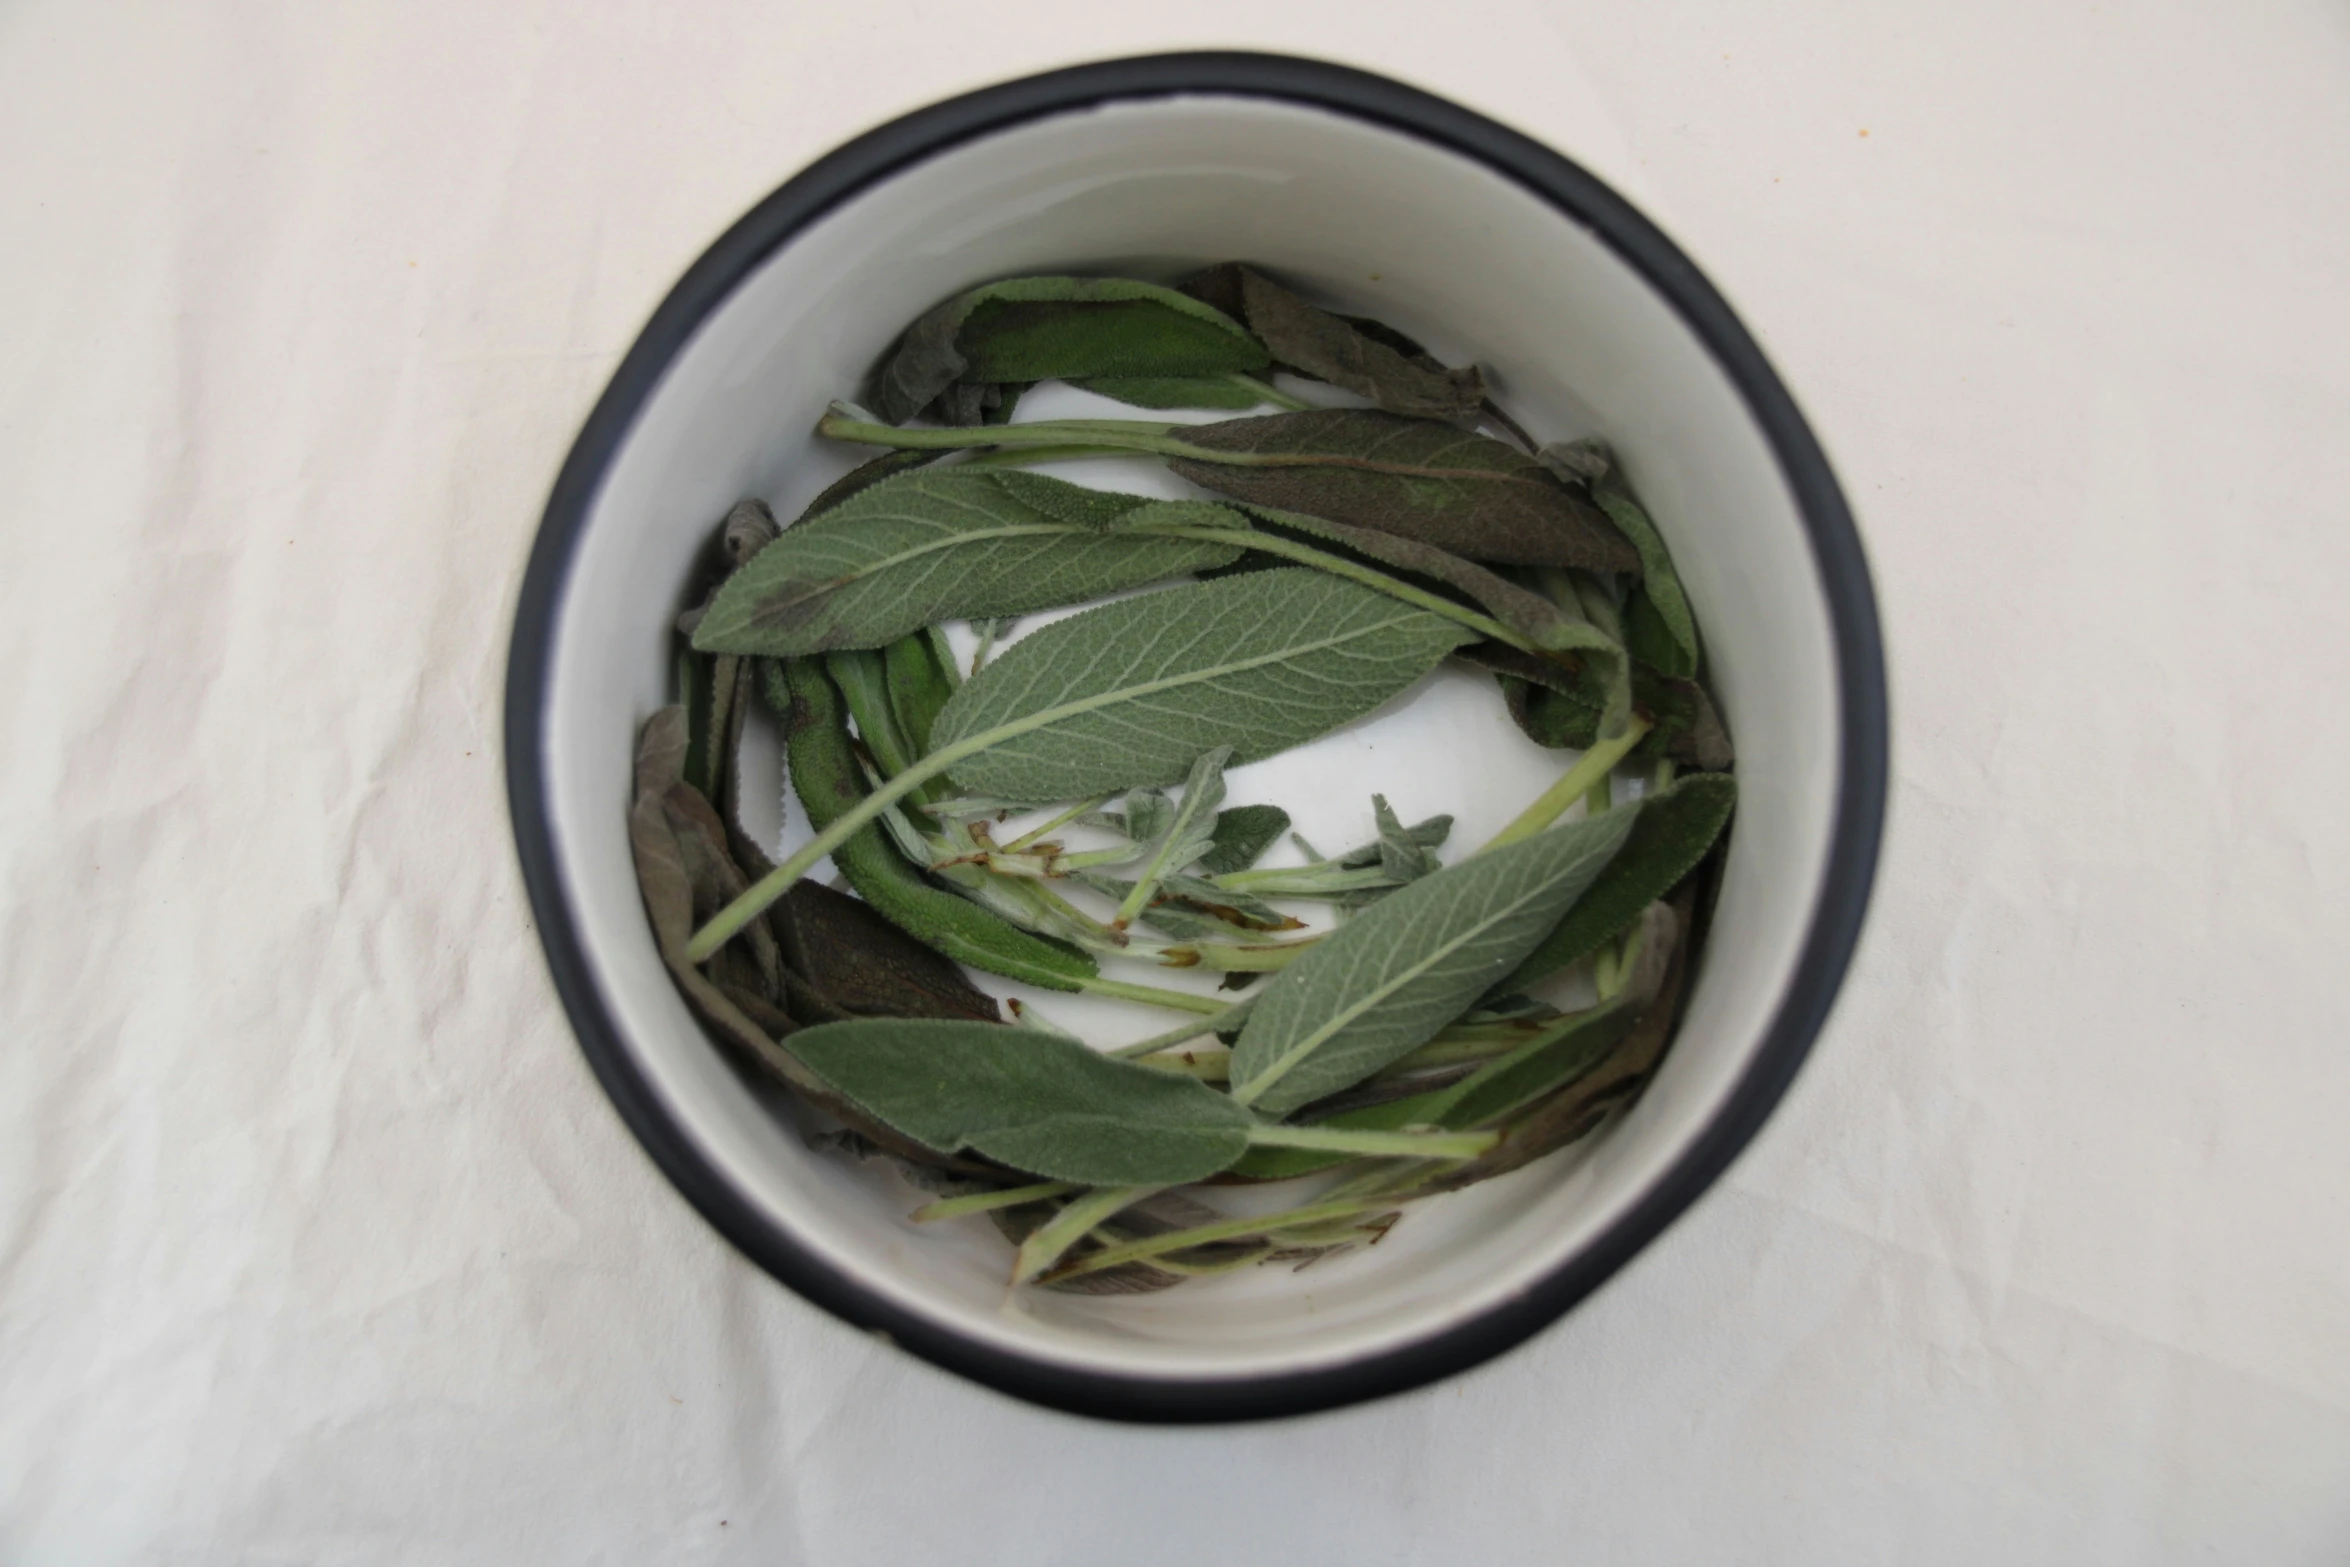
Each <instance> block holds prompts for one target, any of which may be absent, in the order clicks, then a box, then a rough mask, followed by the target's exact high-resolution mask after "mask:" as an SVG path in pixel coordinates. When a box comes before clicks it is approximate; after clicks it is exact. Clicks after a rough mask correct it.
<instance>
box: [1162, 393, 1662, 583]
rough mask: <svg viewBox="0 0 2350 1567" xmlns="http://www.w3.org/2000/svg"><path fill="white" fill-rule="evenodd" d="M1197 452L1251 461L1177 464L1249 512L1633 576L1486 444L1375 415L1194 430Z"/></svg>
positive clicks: (1624, 561) (1621, 547)
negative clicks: (1262, 509)
mask: <svg viewBox="0 0 2350 1567" xmlns="http://www.w3.org/2000/svg"><path fill="white" fill-rule="evenodd" d="M1182 439H1183V441H1184V442H1185V443H1186V444H1188V445H1191V446H1194V447H1205V448H1208V449H1210V450H1215V451H1220V452H1232V453H1236V454H1245V456H1246V457H1247V459H1248V461H1246V462H1245V463H1244V462H1225V461H1211V460H1201V459H1194V458H1189V457H1178V458H1174V459H1172V460H1171V462H1170V466H1171V467H1172V468H1173V469H1174V470H1175V471H1176V472H1177V473H1179V474H1181V475H1182V476H1183V477H1184V478H1186V479H1189V480H1191V481H1192V482H1193V483H1195V484H1200V485H1204V486H1206V487H1207V488H1209V489H1211V490H1215V491H1217V492H1218V493H1220V494H1224V495H1229V496H1231V497H1233V498H1234V499H1236V500H1241V501H1246V502H1249V503H1250V504H1252V505H1258V506H1273V507H1279V508H1281V509H1283V510H1286V511H1295V512H1304V513H1306V514H1307V515H1309V516H1315V517H1327V518H1329V519H1330V520H1332V521H1333V522H1344V523H1352V524H1354V525H1356V526H1358V527H1364V528H1376V529H1379V530H1380V531H1382V532H1386V533H1394V534H1401V535H1402V536H1404V537H1406V538H1413V539H1418V540H1420V541H1421V542H1423V543H1426V544H1433V545H1435V546H1436V547H1438V548H1439V549H1443V550H1448V551H1450V552H1451V553H1453V554H1455V555H1462V556H1466V557H1468V558H1469V559H1471V560H1484V561H1502V562H1507V563H1512V564H1518V565H1532V566H1587V567H1590V568H1592V569H1595V570H1601V571H1634V570H1637V569H1638V568H1639V565H1640V556H1639V553H1638V552H1637V551H1636V550H1635V549H1634V548H1633V547H1632V545H1631V544H1630V542H1629V541H1627V540H1626V539H1625V538H1624V536H1623V535H1622V534H1621V533H1619V532H1617V531H1616V529H1615V527H1614V525H1613V524H1611V523H1610V522H1609V521H1608V520H1607V517H1606V515H1605V514H1604V513H1602V512H1600V511H1599V510H1598V509H1597V508H1596V507H1594V506H1593V505H1592V504H1591V503H1590V502H1589V501H1587V500H1584V499H1583V498H1582V497H1580V496H1578V495H1576V494H1575V493H1574V492H1572V491H1571V490H1569V489H1568V488H1567V487H1566V486H1565V485H1563V484H1561V483H1559V481H1558V480H1557V479H1555V478H1553V477H1552V476H1551V474H1550V472H1549V471H1548V470H1547V469H1545V468H1544V467H1543V466H1542V465H1541V464H1540V463H1538V462H1536V461H1535V460H1534V459H1533V458H1531V457H1528V456H1526V455H1525V454H1524V453H1522V452H1518V451H1515V450H1513V449H1511V448H1510V447H1508V446H1505V445H1503V444H1502V443H1501V442H1499V441H1496V440H1492V439H1489V438H1488V437H1486V436H1482V435H1476V434H1472V433H1470V432H1469V431H1466V430H1460V429H1456V428H1454V427H1453V426H1451V425H1447V424H1441V423H1438V422H1436V421H1434V420H1426V419H1406V418H1403V417H1401V416H1399V415H1396V414H1391V413H1385V412H1382V411H1380V410H1378V409H1372V408H1349V409H1317V410H1314V411H1312V412H1308V413H1284V414H1265V415H1261V416H1258V417H1255V418H1249V419H1228V420H1225V421H1223V422H1222V423H1220V424H1206V425H1196V426H1192V427H1190V428H1187V429H1185V430H1184V431H1183V432H1182Z"/></svg>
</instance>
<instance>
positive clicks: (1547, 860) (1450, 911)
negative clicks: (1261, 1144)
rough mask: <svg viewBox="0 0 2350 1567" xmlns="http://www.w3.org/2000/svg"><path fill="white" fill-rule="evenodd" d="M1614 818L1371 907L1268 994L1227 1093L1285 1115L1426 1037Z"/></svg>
mask: <svg viewBox="0 0 2350 1567" xmlns="http://www.w3.org/2000/svg"><path fill="white" fill-rule="evenodd" d="M1631 817H1632V813H1631V812H1629V811H1610V812H1609V813H1607V814H1606V815H1604V816H1601V817H1599V818H1597V819H1595V820H1592V821H1589V822H1582V823H1578V824H1576V825H1574V826H1572V827H1564V828H1558V829H1554V830H1552V831H1550V832H1546V833H1541V834H1538V835H1536V836H1535V837H1533V838H1531V839H1528V840H1527V841H1525V842H1523V843H1518V844H1512V845H1510V846H1509V847H1507V848H1503V849H1497V850H1493V851H1490V852H1488V853H1485V854H1481V855H1478V856H1476V857H1475V858H1473V859H1470V860H1468V861H1466V862H1464V863H1462V864H1459V865H1455V866H1451V867H1448V868H1447V869H1445V870H1443V871H1440V872H1438V873H1437V874H1436V875H1434V876H1430V877H1427V878H1425V879H1424V880H1420V881H1416V882H1414V883H1413V884H1412V885H1410V886H1408V887H1405V888H1403V889H1402V890H1400V891H1398V892H1394V893H1391V894H1389V895H1388V896H1387V897H1386V898H1384V899H1382V900H1380V901H1379V902H1378V903H1376V904H1374V905H1372V906H1371V907H1370V908H1369V909H1366V910H1365V911H1363V912H1362V913H1361V914H1358V915H1357V916H1355V917H1354V918H1353V919H1352V920H1349V921H1348V922H1347V923H1346V924H1344V925H1342V926H1340V927H1339V928H1338V930H1337V931H1336V932H1334V933H1333V934H1332V935H1330V936H1329V937H1327V938H1325V939H1324V940H1323V941H1322V942H1320V943H1319V944H1318V945H1317V946H1316V947H1315V949H1314V950H1313V951H1311V952H1309V953H1307V954H1306V955H1305V956H1304V957H1302V958H1300V959H1299V960H1298V961H1297V962H1295V963H1293V964H1291V965H1290V966H1289V968H1288V969H1287V970H1285V971H1284V972H1283V973H1282V974H1280V975H1279V976H1278V977H1277V978H1275V979H1274V980H1273V981H1271V982H1270V983H1269V984H1267V985H1266V987H1265V990H1264V993H1263V994H1262V995H1261V996H1259V997H1258V998H1257V1005H1256V1010H1255V1011H1254V1012H1252V1013H1251V1014H1250V1015H1249V1020H1248V1027H1246V1028H1245V1029H1243V1030H1241V1034H1240V1040H1239V1042H1238V1043H1237V1044H1236V1045H1234V1046H1233V1050H1232V1096H1233V1098H1235V1099H1237V1100H1239V1101H1240V1102H1241V1103H1242V1104H1246V1105H1252V1106H1256V1107H1258V1108H1260V1109H1262V1110H1263V1111H1264V1112H1265V1113H1266V1114H1269V1115H1282V1114H1286V1113H1287V1112H1289V1111H1291V1110H1295V1109H1296V1108H1298V1107H1299V1106H1300V1105H1304V1104H1309V1103H1311V1102H1312V1101H1314V1100H1316V1099H1319V1098H1321V1097H1322V1096H1323V1095H1325V1094H1331V1093H1335V1092H1337V1091H1338V1090H1339V1089H1341V1088H1345V1087H1348V1086H1350V1085H1351V1084H1354V1083H1356V1082H1359V1081H1360V1080H1361V1079H1363V1078H1365V1077H1368V1076H1369V1075H1370V1074H1371V1073H1373V1072H1375V1071H1377V1070H1378V1069H1379V1068H1380V1067H1383V1066H1385V1065H1386V1064H1387V1063H1388V1062H1390V1061H1392V1060H1394V1059H1395V1058H1396V1057H1398V1056H1400V1055H1403V1054H1404V1053H1405V1052H1407V1051H1409V1050H1411V1049H1413V1048H1414V1047H1416V1046H1418V1045H1420V1044H1422V1043H1424V1042H1426V1041H1427V1040H1428V1039H1430V1038H1432V1037H1434V1035H1435V1033H1436V1031H1437V1030H1438V1029H1440V1028H1442V1027H1443V1026H1444V1025H1445V1024H1446V1023H1448V1022H1450V1021H1451V1020H1452V1019H1453V1018H1455V1017H1458V1016H1459V1015H1460V1014H1461V1013H1462V1012H1463V1011H1466V1010H1467V1008H1468V1006H1469V1004H1470V1003H1471V1002H1473V1001H1475V1000H1476V999H1477V997H1478V996H1479V995H1481V994H1483V993H1484V991H1485V990H1486V989H1487V988H1488V987H1489V986H1490V985H1492V983H1493V981H1494V979H1495V977H1496V976H1498V975H1501V974H1506V973H1508V972H1509V971H1510V970H1511V969H1512V968H1514V967H1515V966H1516V965H1517V963H1518V961H1519V960H1520V959H1521V958H1523V957H1524V956H1525V955H1526V953H1527V952H1528V951H1530V950H1531V949H1532V948H1533V946H1534V944H1535V943H1536V942H1538V941H1540V940H1541V939H1542V937H1543V935H1544V933H1545V932H1546V931H1548V930H1549V929H1550V928H1551V926H1552V925H1553V924H1555V923H1556V922H1557V920H1558V917H1559V915H1560V913H1561V912H1562V911H1563V910H1565V909H1566V908H1567V907H1568V906H1569V905H1571V904H1572V903H1573V902H1574V901H1575V899H1576V898H1577V897H1579V896H1581V894H1582V892H1583V889H1584V888H1585V887H1587V886H1589V885H1590V884H1591V882H1592V880H1593V879H1594V878H1596V877H1597V876H1598V875H1599V873H1600V871H1601V870H1602V869H1604V868H1605V867H1606V865H1607V862H1608V860H1609V859H1610V858H1612V857H1613V856H1614V854H1615V852H1616V850H1617V848H1618V847H1619V846H1620V845H1621V844H1622V843H1623V841H1624V838H1625V836H1626V834H1627V833H1628V832H1629V831H1630V829H1631V825H1632V821H1631Z"/></svg>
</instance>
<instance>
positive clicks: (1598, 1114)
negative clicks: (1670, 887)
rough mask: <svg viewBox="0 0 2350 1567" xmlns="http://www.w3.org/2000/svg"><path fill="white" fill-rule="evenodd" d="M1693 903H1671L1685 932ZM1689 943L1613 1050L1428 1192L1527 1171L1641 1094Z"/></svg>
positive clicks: (1443, 1174)
mask: <svg viewBox="0 0 2350 1567" xmlns="http://www.w3.org/2000/svg"><path fill="white" fill-rule="evenodd" d="M1693 902H1694V900H1692V899H1690V898H1689V897H1688V895H1687V894H1686V893H1684V894H1682V895H1681V896H1680V897H1677V898H1675V899H1674V901H1673V903H1672V905H1671V907H1672V909H1673V914H1674V919H1675V921H1676V923H1677V925H1679V926H1680V927H1681V928H1683V929H1686V928H1688V926H1689V921H1690V916H1691V908H1692V904H1693ZM1692 946H1693V943H1692V942H1691V941H1689V940H1686V939H1684V940H1680V941H1676V942H1675V943H1674V945H1673V954H1672V960H1671V962H1670V963H1669V964H1668V965H1667V966H1666V970H1665V977H1664V983H1663V985H1662V987H1661V988H1660V989H1659V991H1658V994H1657V997H1656V999H1655V1000H1654V1001H1652V1002H1650V1003H1649V1005H1648V1007H1647V1009H1646V1010H1645V1011H1643V1012H1642V1013H1641V1014H1640V1017H1639V1020H1638V1021H1637V1022H1635V1023H1634V1024H1633V1025H1632V1028H1631V1031H1630V1032H1629V1033H1627V1034H1625V1035H1624V1037H1623V1038H1622V1039H1620V1040H1619V1041H1617V1043H1616V1044H1615V1046H1614V1048H1613V1049H1611V1050H1609V1051H1608V1052H1607V1053H1606V1054H1605V1055H1604V1056H1602V1057H1601V1059H1600V1060H1599V1061H1598V1062H1596V1063H1595V1064H1594V1065H1592V1066H1591V1067H1590V1068H1589V1069H1587V1070H1585V1071H1583V1072H1581V1073H1580V1074H1579V1075H1577V1076H1576V1077H1574V1078H1573V1079H1572V1080H1571V1081H1569V1082H1568V1083H1567V1084H1566V1086H1565V1087H1563V1088H1561V1089H1559V1090H1558V1091H1557V1092H1555V1093H1553V1094H1551V1095H1550V1096H1549V1097H1548V1098H1546V1099H1543V1100H1542V1101H1540V1102H1539V1103H1537V1104H1536V1105H1534V1106H1533V1107H1532V1108H1531V1109H1529V1110H1527V1111H1526V1112H1525V1113H1523V1114H1521V1115H1519V1116H1517V1117H1516V1118H1515V1119H1513V1120H1512V1121H1510V1122H1509V1123H1508V1124H1507V1125H1506V1126H1505V1127H1504V1128H1503V1131H1502V1140H1501V1142H1500V1143H1499V1144H1498V1145H1496V1146H1495V1147H1494V1148H1492V1149H1491V1150H1489V1151H1488V1152H1486V1153H1485V1154H1483V1155H1481V1156H1479V1157H1478V1158H1475V1159H1472V1160H1470V1161H1469V1162H1468V1163H1466V1164H1464V1165H1460V1166H1457V1167H1455V1168H1453V1169H1450V1170H1445V1171H1440V1172H1438V1173H1437V1175H1436V1176H1435V1177H1434V1178H1433V1179H1432V1180H1431V1181H1430V1182H1429V1184H1428V1185H1427V1187H1426V1188H1424V1190H1425V1191H1427V1192H1431V1193H1433V1192H1447V1191H1458V1190H1460V1189H1461V1188H1462V1187H1465V1186H1474V1185H1476V1184H1477V1183H1478V1182H1479V1181H1488V1180H1491V1179H1493V1178H1494V1177H1495V1176H1497V1175H1507V1174H1509V1173H1510V1172H1511V1171H1512V1170H1517V1169H1522V1168H1523V1167H1525V1166H1526V1165H1528V1164H1531V1163H1533V1162H1534V1161H1535V1160H1536V1159H1539V1158H1541V1157H1543V1156H1544V1155H1545V1154H1550V1153H1555V1152H1557V1151H1558V1150H1559V1149H1561V1148H1564V1147H1566V1146H1567V1145H1568V1144H1570V1143H1572V1142H1574V1141H1576V1140H1577V1139H1578V1138H1581V1137H1583V1136H1585V1135H1587V1134H1588V1133H1590V1132H1591V1131H1592V1130H1593V1129H1594V1128H1595V1127H1597V1126H1598V1125H1599V1124H1600V1123H1601V1122H1602V1121H1604V1120H1606V1119H1607V1117H1608V1114H1609V1112H1610V1111H1612V1110H1613V1109H1615V1107H1616V1106H1618V1105H1620V1104H1622V1103H1624V1102H1625V1101H1626V1100H1628V1099H1630V1098H1631V1097H1632V1096H1633V1095H1635V1094H1637V1093H1638V1092H1639V1091H1640V1088H1641V1086H1642V1085H1643V1084H1645V1083H1646V1082H1647V1081H1648V1078H1649V1075H1650V1074H1651V1073H1652V1072H1654V1071H1655V1070H1656V1066H1657V1063H1658V1062H1659V1061H1661V1060H1662V1059H1663V1058H1664V1053H1665V1046H1666V1045H1668V1044H1669V1043H1671V1041H1672V1037H1673V1029H1674V1026H1675V1025H1676V1024H1677V1023H1678V1022H1679V1021H1680V1015H1681V1002H1682V998H1683V997H1684V995H1685V994H1686V993H1687V990H1688V985H1689V964H1690V961H1691V949H1692Z"/></svg>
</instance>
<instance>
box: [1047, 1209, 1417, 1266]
mask: <svg viewBox="0 0 2350 1567" xmlns="http://www.w3.org/2000/svg"><path fill="white" fill-rule="evenodd" d="M1387 1206H1389V1204H1387V1203H1384V1202H1321V1203H1314V1204H1311V1205H1309V1206H1307V1207H1303V1208H1291V1209H1287V1210H1285V1211H1284V1212H1281V1213H1269V1214H1266V1215H1265V1216H1264V1217H1263V1218H1258V1219H1225V1220H1223V1221H1221V1222H1220V1223H1216V1224H1199V1225H1194V1226H1193V1227H1192V1228H1190V1229H1188V1230H1170V1231H1168V1232H1167V1233H1166V1234H1164V1235H1147V1236H1144V1237H1143V1238H1142V1239H1140V1240H1133V1241H1126V1242H1124V1243H1122V1244H1120V1245H1116V1246H1105V1247H1103V1248H1102V1249H1101V1250H1100V1251H1097V1252H1095V1253H1093V1254H1092V1255H1091V1256H1088V1257H1080V1258H1078V1259H1077V1260H1076V1261H1075V1262H1072V1263H1071V1264H1069V1266H1067V1267H1066V1268H1063V1269H1061V1270H1060V1272H1058V1273H1057V1274H1055V1275H1054V1277H1056V1278H1071V1277H1074V1276H1075V1275H1077V1274H1080V1273H1098V1272H1100V1271H1101V1270H1102V1269H1104V1268H1115V1267H1118V1266H1119V1265H1120V1264H1122V1263H1128V1262H1144V1261H1147V1260H1149V1259H1150V1258H1152V1257H1157V1256H1160V1255H1162V1254H1164V1253H1166V1252H1171V1251H1189V1250H1190V1249H1191V1248H1192V1247H1194V1246H1206V1245H1209V1244H1211V1243H1212V1242H1215V1241H1238V1240H1248V1239H1250V1238H1252V1237H1254V1236H1258V1235H1263V1234H1265V1233H1267V1232H1268V1231H1273V1230H1280V1229H1285V1228H1288V1227H1290V1226H1293V1225H1301V1224H1319V1223H1321V1222H1322V1221H1323V1220H1325V1219H1343V1218H1345V1217H1347V1216H1348V1215H1349V1214H1357V1213H1369V1212H1371V1211H1373V1210H1374V1209H1379V1208H1385V1207H1387Z"/></svg>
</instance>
